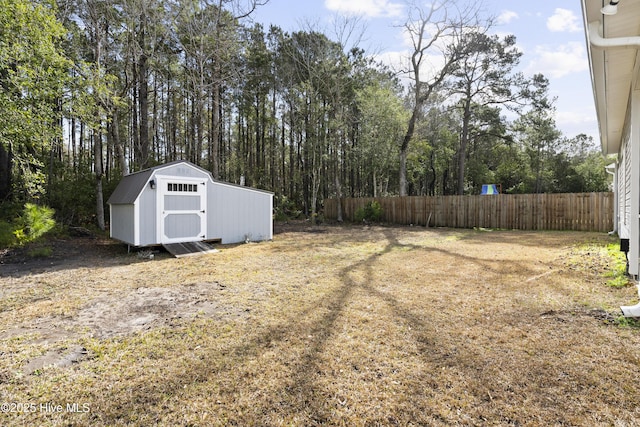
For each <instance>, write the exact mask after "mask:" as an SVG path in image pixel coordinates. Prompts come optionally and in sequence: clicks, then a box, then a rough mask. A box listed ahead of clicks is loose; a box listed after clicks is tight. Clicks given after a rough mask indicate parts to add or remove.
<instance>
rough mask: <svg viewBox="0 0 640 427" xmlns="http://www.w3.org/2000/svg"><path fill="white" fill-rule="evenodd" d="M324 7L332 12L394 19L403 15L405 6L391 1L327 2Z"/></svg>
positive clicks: (356, 0)
mask: <svg viewBox="0 0 640 427" xmlns="http://www.w3.org/2000/svg"><path fill="white" fill-rule="evenodd" d="M324 6H325V7H326V8H327V9H329V10H330V11H332V12H339V13H343V14H345V15H360V16H364V17H367V18H381V17H384V18H393V17H398V16H401V15H402V12H403V9H404V6H403V5H402V4H400V3H393V2H392V1H390V0H349V1H344V0H325V1H324Z"/></svg>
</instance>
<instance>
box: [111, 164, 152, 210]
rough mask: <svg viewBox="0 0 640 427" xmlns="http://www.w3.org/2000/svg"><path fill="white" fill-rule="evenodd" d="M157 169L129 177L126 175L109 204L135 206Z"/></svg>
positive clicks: (146, 170)
mask: <svg viewBox="0 0 640 427" xmlns="http://www.w3.org/2000/svg"><path fill="white" fill-rule="evenodd" d="M154 170H155V168H151V169H145V170H143V171H140V172H135V173H132V174H129V175H126V176H124V177H123V178H122V180H121V181H120V183H119V184H118V186H117V187H116V189H115V190H113V193H112V194H111V197H109V200H107V203H108V204H110V205H131V204H133V203H134V202H135V201H136V199H137V198H138V195H139V194H140V193H141V192H142V189H143V188H144V186H145V185H147V182H148V181H149V177H150V176H151V175H153V171H154Z"/></svg>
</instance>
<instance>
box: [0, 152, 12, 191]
mask: <svg viewBox="0 0 640 427" xmlns="http://www.w3.org/2000/svg"><path fill="white" fill-rule="evenodd" d="M12 164H13V159H12V153H11V144H8V146H7V147H5V145H4V144H1V143H0V202H4V201H6V200H10V199H11V169H13V165H12Z"/></svg>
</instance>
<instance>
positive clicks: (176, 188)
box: [157, 176, 207, 243]
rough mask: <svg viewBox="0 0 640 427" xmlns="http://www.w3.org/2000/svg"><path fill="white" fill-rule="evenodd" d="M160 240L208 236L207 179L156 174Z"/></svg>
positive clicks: (180, 239)
mask: <svg viewBox="0 0 640 427" xmlns="http://www.w3.org/2000/svg"><path fill="white" fill-rule="evenodd" d="M157 180H158V184H157V185H158V203H157V207H158V213H159V227H158V232H159V234H160V236H159V237H160V238H159V241H160V243H177V242H196V241H200V240H205V239H206V233H207V212H206V209H207V181H206V179H194V178H181V177H169V176H157Z"/></svg>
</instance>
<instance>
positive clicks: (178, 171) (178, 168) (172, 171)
mask: <svg viewBox="0 0 640 427" xmlns="http://www.w3.org/2000/svg"><path fill="white" fill-rule="evenodd" d="M157 174H158V175H164V176H175V177H183V178H202V179H208V178H209V175H208V174H207V173H206V172H204V171H202V170H200V169H197V168H195V167H193V166H191V165H189V164H188V163H178V164H174V165H170V166H167V167H161V168H159V169H158V171H157Z"/></svg>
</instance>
